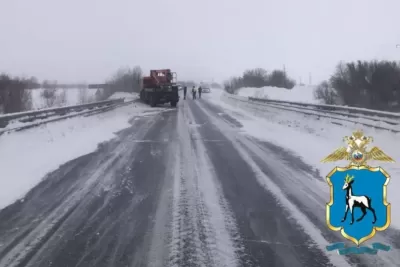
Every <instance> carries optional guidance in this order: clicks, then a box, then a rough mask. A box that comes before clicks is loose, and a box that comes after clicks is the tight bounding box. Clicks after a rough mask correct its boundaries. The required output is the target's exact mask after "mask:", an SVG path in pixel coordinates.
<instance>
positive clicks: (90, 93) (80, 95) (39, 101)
mask: <svg viewBox="0 0 400 267" xmlns="http://www.w3.org/2000/svg"><path fill="white" fill-rule="evenodd" d="M43 91H44V89H36V90H32V105H33V109H43V108H47V107H48V103H46V99H45V98H44V97H42V93H43ZM64 92H65V103H63V104H62V106H71V105H78V104H82V102H85V101H86V102H93V101H95V94H96V92H97V89H79V88H76V89H75V88H72V89H57V90H56V96H57V97H56V102H57V101H58V102H59V101H60V98H62V94H63V93H64ZM56 105H57V104H56ZM57 106H60V105H57Z"/></svg>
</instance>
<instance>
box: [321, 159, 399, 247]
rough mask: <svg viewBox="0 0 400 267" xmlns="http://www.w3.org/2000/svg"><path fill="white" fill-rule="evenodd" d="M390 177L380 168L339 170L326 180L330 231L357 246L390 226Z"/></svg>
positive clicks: (327, 214)
mask: <svg viewBox="0 0 400 267" xmlns="http://www.w3.org/2000/svg"><path fill="white" fill-rule="evenodd" d="M389 180H390V176H389V174H388V173H387V172H386V171H384V170H383V169H382V168H380V167H368V166H349V167H345V168H340V167H336V168H335V169H333V170H332V171H331V172H330V173H329V174H328V176H327V182H328V184H329V187H330V202H329V203H328V204H327V205H326V221H327V224H328V227H329V229H331V230H333V231H339V230H340V231H341V234H342V235H343V236H344V237H345V238H346V239H348V240H351V241H352V242H354V243H355V244H356V245H357V246H359V245H360V244H361V243H363V242H365V241H367V240H368V239H371V238H372V237H374V235H375V234H376V231H384V230H386V229H387V228H388V227H389V225H390V220H391V218H390V204H389V203H388V202H387V200H386V197H387V196H386V186H387V185H388V183H389Z"/></svg>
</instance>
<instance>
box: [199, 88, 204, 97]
mask: <svg viewBox="0 0 400 267" xmlns="http://www.w3.org/2000/svg"><path fill="white" fill-rule="evenodd" d="M202 90H203V89H202V88H201V86H200V87H199V99H200V98H201V91H202Z"/></svg>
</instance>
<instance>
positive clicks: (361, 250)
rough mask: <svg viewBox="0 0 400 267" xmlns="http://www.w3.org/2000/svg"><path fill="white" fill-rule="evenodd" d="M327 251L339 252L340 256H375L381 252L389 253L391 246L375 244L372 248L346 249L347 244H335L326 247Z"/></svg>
mask: <svg viewBox="0 0 400 267" xmlns="http://www.w3.org/2000/svg"><path fill="white" fill-rule="evenodd" d="M326 250H328V251H333V250H338V252H339V254H340V255H349V254H370V255H375V254H377V253H378V251H379V250H383V251H389V250H390V246H387V245H384V244H382V243H378V242H377V243H373V244H372V247H367V246H362V247H346V245H345V243H333V244H330V245H328V246H326Z"/></svg>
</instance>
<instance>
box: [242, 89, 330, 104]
mask: <svg viewBox="0 0 400 267" xmlns="http://www.w3.org/2000/svg"><path fill="white" fill-rule="evenodd" d="M314 91H315V86H295V87H293V88H292V89H286V88H280V87H272V86H265V87H262V88H251V87H244V88H241V89H239V91H238V95H239V96H245V97H257V98H267V99H273V100H283V101H293V102H301V103H311V104H322V101H320V100H318V99H315V97H314Z"/></svg>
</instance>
